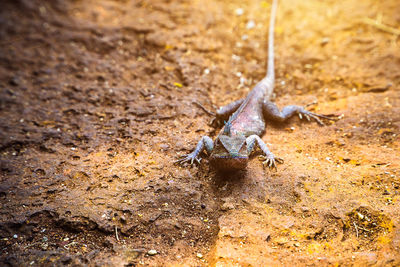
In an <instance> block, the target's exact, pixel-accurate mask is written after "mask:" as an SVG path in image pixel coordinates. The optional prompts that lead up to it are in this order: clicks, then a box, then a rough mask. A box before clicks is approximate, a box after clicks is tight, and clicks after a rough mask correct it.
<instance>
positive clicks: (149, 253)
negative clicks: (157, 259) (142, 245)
mask: <svg viewBox="0 0 400 267" xmlns="http://www.w3.org/2000/svg"><path fill="white" fill-rule="evenodd" d="M157 253H158V252H157V250H155V249H150V250H149V251H147V254H148V255H150V256H154V255H157Z"/></svg>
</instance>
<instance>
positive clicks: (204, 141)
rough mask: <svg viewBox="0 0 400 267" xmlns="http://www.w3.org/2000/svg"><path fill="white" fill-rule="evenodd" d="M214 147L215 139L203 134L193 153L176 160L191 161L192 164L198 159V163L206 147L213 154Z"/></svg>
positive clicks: (181, 161) (179, 161) (180, 161)
mask: <svg viewBox="0 0 400 267" xmlns="http://www.w3.org/2000/svg"><path fill="white" fill-rule="evenodd" d="M213 148H214V142H213V140H212V139H211V138H210V137H208V136H203V137H202V138H201V139H200V141H199V142H198V143H197V146H196V148H195V150H194V151H193V152H192V153H190V154H187V155H186V156H183V158H181V159H179V160H177V161H175V162H178V163H184V162H189V161H190V164H191V165H192V164H193V162H194V161H195V160H196V161H197V163H200V160H201V158H199V157H198V156H199V154H200V153H201V152H202V151H203V150H204V149H206V151H207V153H208V154H211V152H212V150H213Z"/></svg>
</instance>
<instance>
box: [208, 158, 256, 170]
mask: <svg viewBox="0 0 400 267" xmlns="http://www.w3.org/2000/svg"><path fill="white" fill-rule="evenodd" d="M248 161H249V157H247V156H235V157H231V156H218V157H211V158H210V164H211V166H213V167H214V168H216V169H218V170H225V171H231V170H243V169H246V167H247V162H248Z"/></svg>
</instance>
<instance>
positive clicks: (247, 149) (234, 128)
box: [176, 0, 331, 171]
mask: <svg viewBox="0 0 400 267" xmlns="http://www.w3.org/2000/svg"><path fill="white" fill-rule="evenodd" d="M276 10H277V0H273V3H272V7H271V15H270V23H269V32H268V61H267V72H266V75H265V77H264V78H263V79H262V80H261V81H260V82H258V83H257V84H256V85H255V87H254V88H253V89H252V90H251V91H250V92H249V94H248V95H247V97H246V98H244V99H240V100H237V101H234V102H232V103H230V104H228V105H226V106H223V107H221V108H219V109H218V110H217V117H220V118H223V117H225V118H227V117H229V116H230V117H229V119H228V121H227V122H226V123H225V126H224V127H223V128H222V129H221V131H220V133H219V134H218V136H217V137H216V139H215V141H214V142H213V140H212V139H211V138H210V137H208V136H203V137H202V138H201V139H200V141H199V142H198V144H197V146H196V148H195V150H194V151H193V152H192V153H190V154H188V155H186V156H184V157H183V158H181V159H179V160H177V161H176V162H178V163H184V162H190V164H191V165H192V164H193V163H194V162H195V161H196V162H198V163H200V160H201V158H200V157H199V155H200V153H201V152H203V150H206V151H207V154H208V155H209V161H210V164H211V165H212V166H213V167H215V168H216V169H218V170H222V171H224V170H225V171H226V170H227V171H233V170H243V169H245V168H246V167H247V163H248V161H249V158H250V154H251V153H252V151H253V150H254V148H255V146H256V145H258V147H259V148H260V149H261V151H262V153H263V154H264V155H263V157H264V161H263V166H268V167H269V168H271V169H276V168H277V167H276V163H280V164H282V163H283V159H281V158H278V157H275V155H274V154H273V153H272V152H271V151H270V150H269V149H268V147H267V145H266V144H265V143H264V141H263V140H262V139H261V136H262V135H263V134H264V132H265V126H266V125H265V120H266V119H272V120H275V121H278V122H284V121H286V120H287V119H289V118H291V117H293V116H294V115H296V114H298V116H299V117H300V119H302V118H303V117H305V118H306V119H307V120H308V121H310V120H311V118H312V119H314V120H315V121H316V122H318V123H319V124H320V125H324V123H323V122H322V121H321V120H320V118H325V119H331V118H330V117H327V116H324V115H320V114H316V113H313V112H310V111H308V110H306V109H305V108H304V107H302V106H296V105H290V106H286V107H284V108H283V109H282V111H280V110H279V108H278V107H277V106H276V105H275V103H273V102H271V100H270V98H271V95H272V92H273V89H274V82H275V71H274V27H275V17H276Z"/></svg>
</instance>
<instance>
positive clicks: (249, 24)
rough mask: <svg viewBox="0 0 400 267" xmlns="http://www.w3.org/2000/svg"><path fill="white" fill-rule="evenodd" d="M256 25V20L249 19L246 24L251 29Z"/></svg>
mask: <svg viewBox="0 0 400 267" xmlns="http://www.w3.org/2000/svg"><path fill="white" fill-rule="evenodd" d="M255 26H256V23H255V22H254V20H249V22H247V24H246V29H248V30H251V29H253V28H254V27H255Z"/></svg>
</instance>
